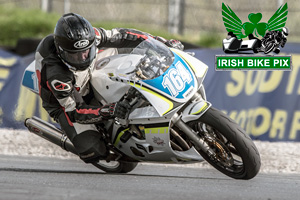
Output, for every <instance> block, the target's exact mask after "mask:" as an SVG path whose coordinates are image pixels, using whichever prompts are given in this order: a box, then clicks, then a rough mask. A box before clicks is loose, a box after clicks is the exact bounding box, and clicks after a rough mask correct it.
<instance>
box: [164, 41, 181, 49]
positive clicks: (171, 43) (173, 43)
mask: <svg viewBox="0 0 300 200" xmlns="http://www.w3.org/2000/svg"><path fill="white" fill-rule="evenodd" d="M165 44H166V45H167V46H168V47H172V48H175V49H179V50H181V51H182V50H183V49H184V46H183V44H182V43H181V42H180V41H179V40H173V39H171V40H168V41H167V42H166V43H165Z"/></svg>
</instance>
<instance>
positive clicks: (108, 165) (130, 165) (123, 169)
mask: <svg viewBox="0 0 300 200" xmlns="http://www.w3.org/2000/svg"><path fill="white" fill-rule="evenodd" d="M92 164H93V165H94V166H95V167H97V168H98V169H101V170H103V171H105V172H107V173H128V172H131V171H132V170H134V168H135V167H136V166H137V164H138V163H137V162H124V161H110V162H106V161H105V160H100V161H98V162H97V163H92Z"/></svg>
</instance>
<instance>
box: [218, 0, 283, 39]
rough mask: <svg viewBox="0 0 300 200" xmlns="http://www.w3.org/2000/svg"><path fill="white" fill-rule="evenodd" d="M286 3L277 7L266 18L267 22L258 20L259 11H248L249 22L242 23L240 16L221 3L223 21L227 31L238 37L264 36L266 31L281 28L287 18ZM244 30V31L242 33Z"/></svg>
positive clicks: (260, 17)
mask: <svg viewBox="0 0 300 200" xmlns="http://www.w3.org/2000/svg"><path fill="white" fill-rule="evenodd" d="M287 8H288V6H287V3H285V5H283V6H281V7H280V8H278V10H277V11H276V12H275V13H274V14H273V16H272V17H271V18H270V19H269V20H268V23H265V22H260V20H261V19H262V14H261V13H250V14H249V15H248V19H249V21H250V22H245V23H242V21H241V20H240V18H239V17H238V16H237V15H236V14H235V13H234V12H233V11H232V10H231V8H230V7H229V6H227V5H225V4H224V3H222V16H223V22H224V25H225V27H226V30H227V31H228V32H233V33H234V34H235V35H236V36H237V38H238V39H242V38H245V37H247V36H248V35H249V34H253V33H254V34H255V35H256V36H257V37H258V35H260V36H262V37H264V36H265V34H266V31H267V30H269V31H277V30H281V29H282V28H283V27H284V26H285V23H286V20H287V14H288V11H287ZM243 32H244V33H243Z"/></svg>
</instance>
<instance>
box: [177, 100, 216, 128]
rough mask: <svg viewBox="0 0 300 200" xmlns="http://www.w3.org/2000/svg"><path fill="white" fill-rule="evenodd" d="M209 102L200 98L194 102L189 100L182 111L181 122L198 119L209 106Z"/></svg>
mask: <svg viewBox="0 0 300 200" xmlns="http://www.w3.org/2000/svg"><path fill="white" fill-rule="evenodd" d="M210 107H211V103H209V102H208V101H205V100H204V99H201V100H199V101H196V102H191V103H190V105H188V106H187V107H186V108H185V109H184V110H183V112H182V115H181V120H182V121H183V122H185V123H186V122H189V121H193V120H197V119H199V118H200V117H201V116H202V115H203V114H204V113H205V112H206V111H207V110H208V109H209V108H210Z"/></svg>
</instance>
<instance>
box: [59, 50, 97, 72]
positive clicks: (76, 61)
mask: <svg viewBox="0 0 300 200" xmlns="http://www.w3.org/2000/svg"><path fill="white" fill-rule="evenodd" d="M60 55H61V57H62V59H63V60H65V61H66V62H67V63H68V64H70V65H72V66H74V67H75V68H77V69H80V70H82V69H85V68H87V67H88V66H89V65H90V64H91V62H92V61H93V59H94V58H95V55H96V47H95V45H93V46H92V47H91V48H89V49H85V50H82V51H76V52H71V51H67V50H62V51H61V53H60Z"/></svg>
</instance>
